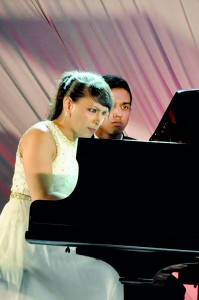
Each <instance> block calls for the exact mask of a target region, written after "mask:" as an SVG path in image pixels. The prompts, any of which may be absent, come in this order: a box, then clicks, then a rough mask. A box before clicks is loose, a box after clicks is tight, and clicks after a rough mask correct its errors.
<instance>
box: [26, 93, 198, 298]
mask: <svg viewBox="0 0 199 300" xmlns="http://www.w3.org/2000/svg"><path fill="white" fill-rule="evenodd" d="M194 93H195V90H194ZM174 102H176V101H174ZM170 108H171V107H170ZM168 111H169V110H167V111H166V115H165V116H163V118H164V120H163V121H162V125H163V127H164V128H165V126H164V125H165V122H166V124H167V128H168V124H169V123H171V120H170V118H169V117H168V116H167V112H168ZM183 111H184V110H183ZM165 120H166V121H165ZM172 120H173V119H172ZM178 120H179V119H178ZM180 124H181V123H180ZM164 128H162V127H159V128H158V129H157V130H156V132H155V134H154V135H153V136H152V138H151V140H150V141H139V140H125V141H120V140H99V139H85V138H80V139H79V142H78V149H77V160H78V162H79V171H80V172H79V179H78V183H77V186H76V188H75V190H74V191H73V193H72V194H71V195H70V196H69V197H68V198H66V199H63V200H59V201H46V200H37V201H35V202H33V203H32V204H31V208H30V220H29V228H28V231H27V232H26V239H27V241H28V242H30V243H38V244H53V245H63V246H65V247H66V248H67V247H70V246H76V247H77V253H79V254H83V255H90V256H93V257H96V258H99V259H102V260H104V261H106V262H108V263H109V264H111V265H112V266H113V267H114V268H115V269H116V270H117V271H118V273H119V275H120V277H121V282H122V283H123V284H124V285H125V286H126V287H128V286H130V287H131V288H132V290H133V292H132V294H131V292H130V293H129V292H128V296H126V298H125V300H126V299H133V296H135V291H136V288H137V287H139V295H140V291H141V290H140V287H141V289H142V291H144V290H145V291H146V293H145V294H144V296H143V298H141V296H140V298H139V297H138V294H137V295H136V299H146V294H147V295H149V290H148V287H149V286H150V287H151V286H153V287H154V286H161V285H163V281H165V282H166V279H165V278H167V276H169V274H171V273H172V272H178V273H179V277H180V278H181V282H182V283H188V284H194V285H197V284H198V283H199V267H198V257H199V226H198V210H197V201H198V194H199V193H198V171H199V166H198V165H199V161H198V160H199V156H198V145H197V143H196V142H195V140H194V143H192V141H191V140H187V139H188V138H187V134H186V135H184V137H185V138H183V139H184V140H185V143H184V142H183V140H182V139H181V137H180V139H177V140H176V136H175V138H172V139H171V135H170V133H169V135H168V131H167V133H166V134H165V133H164V134H163V132H164V130H163V129H164ZM178 128H180V127H179V126H178ZM181 130H182V129H181ZM183 130H184V129H183ZM161 139H162V140H161ZM166 139H169V141H166ZM55 212H56V213H55ZM126 295H127V293H126ZM157 295H158V296H157ZM156 296H157V299H163V298H162V297H161V298H160V297H159V294H157V293H156V294H154V293H153V294H152V297H153V299H156ZM175 299H177V298H175ZM180 299H181V298H180ZM170 300H171V297H170Z"/></svg>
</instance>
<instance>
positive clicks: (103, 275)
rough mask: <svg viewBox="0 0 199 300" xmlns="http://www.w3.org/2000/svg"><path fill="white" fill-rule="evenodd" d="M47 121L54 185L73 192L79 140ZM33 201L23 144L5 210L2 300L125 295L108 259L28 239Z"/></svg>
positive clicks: (107, 299) (94, 299)
mask: <svg viewBox="0 0 199 300" xmlns="http://www.w3.org/2000/svg"><path fill="white" fill-rule="evenodd" d="M42 122H45V123H46V125H47V126H48V128H49V129H50V130H51V132H52V135H53V137H54V139H55V142H56V146H57V157H56V159H55V160H54V162H53V175H54V177H53V180H54V181H53V185H52V190H53V191H57V192H61V193H63V194H66V196H69V195H70V194H71V193H72V191H73V190H74V189H75V186H76V184H77V179H78V171H79V169H78V163H77V160H76V151H77V143H78V140H77V141H75V142H71V141H69V140H68V139H67V138H66V137H65V136H64V135H63V134H62V132H61V131H60V130H59V128H58V127H57V126H56V125H55V124H54V123H53V122H52V121H42ZM19 143H20V142H19ZM58 201H62V200H58ZM64 201H66V200H64ZM82 201H83V199H82ZM30 205H31V198H30V194H29V190H28V187H27V183H26V181H25V175H24V171H23V166H22V162H21V157H20V153H19V147H18V149H17V153H16V163H15V171H14V176H13V184H12V188H11V196H10V200H9V201H8V203H7V204H6V205H5V206H4V208H3V211H2V213H1V215H0V300H122V299H123V298H124V295H123V285H122V284H121V283H120V281H119V275H118V273H117V272H116V270H114V268H113V267H112V266H110V265H109V264H107V263H106V262H103V261H101V260H98V259H95V258H92V257H87V256H82V255H78V254H76V249H75V248H71V251H70V253H66V252H65V248H66V247H62V246H50V245H36V244H29V243H28V242H27V241H26V240H25V232H26V230H27V229H28V220H29V209H30ZM55 213H56V212H55Z"/></svg>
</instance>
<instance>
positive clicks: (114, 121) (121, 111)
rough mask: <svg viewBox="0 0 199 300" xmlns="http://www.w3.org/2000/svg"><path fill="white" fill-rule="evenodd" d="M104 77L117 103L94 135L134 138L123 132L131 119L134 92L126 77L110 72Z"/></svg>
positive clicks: (120, 138) (106, 137)
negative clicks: (132, 92)
mask: <svg viewBox="0 0 199 300" xmlns="http://www.w3.org/2000/svg"><path fill="white" fill-rule="evenodd" d="M103 77H104V79H105V81H106V82H107V83H108V84H109V86H110V88H111V90H112V94H113V98H114V101H115V104H114V107H113V109H112V111H111V112H110V115H109V116H108V117H107V118H106V119H105V120H104V122H103V124H102V126H101V127H100V128H99V129H98V130H97V132H96V133H95V135H94V137H95V138H104V139H118V140H122V139H131V140H134V138H132V137H128V136H125V135H124V133H123V132H124V129H125V128H126V126H127V124H128V121H129V116H130V112H131V105H132V94H131V90H130V88H129V85H128V83H127V81H126V80H125V79H123V78H122V77H120V76H118V75H111V74H108V75H104V76H103Z"/></svg>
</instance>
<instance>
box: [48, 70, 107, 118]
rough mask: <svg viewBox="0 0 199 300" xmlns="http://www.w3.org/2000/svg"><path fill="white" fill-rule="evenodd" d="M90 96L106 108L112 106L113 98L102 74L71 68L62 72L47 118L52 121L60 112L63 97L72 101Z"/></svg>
mask: <svg viewBox="0 0 199 300" xmlns="http://www.w3.org/2000/svg"><path fill="white" fill-rule="evenodd" d="M88 95H89V96H91V97H92V98H93V100H94V101H95V102H97V103H100V104H101V105H102V106H105V107H107V108H108V111H110V110H111V109H112V107H113V98H112V93H111V89H110V87H109V85H108V84H107V83H106V82H105V80H104V78H103V77H102V75H100V74H98V73H94V72H84V71H78V70H72V71H68V72H64V73H63V75H62V77H61V79H60V80H59V81H58V90H57V93H56V95H55V98H54V99H53V100H52V101H51V103H50V108H49V113H48V116H47V119H49V120H51V121H53V120H55V119H56V118H57V117H58V116H59V115H60V114H61V112H62V109H63V99H64V97H65V96H69V97H70V98H71V99H72V100H73V101H74V102H76V101H78V99H79V98H81V97H85V96H88Z"/></svg>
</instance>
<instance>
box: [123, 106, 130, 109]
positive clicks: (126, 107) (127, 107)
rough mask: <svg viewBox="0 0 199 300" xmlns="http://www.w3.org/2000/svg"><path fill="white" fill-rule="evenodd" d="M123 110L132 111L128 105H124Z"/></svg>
mask: <svg viewBox="0 0 199 300" xmlns="http://www.w3.org/2000/svg"><path fill="white" fill-rule="evenodd" d="M122 109H124V110H128V109H130V107H129V106H128V105H122Z"/></svg>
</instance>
